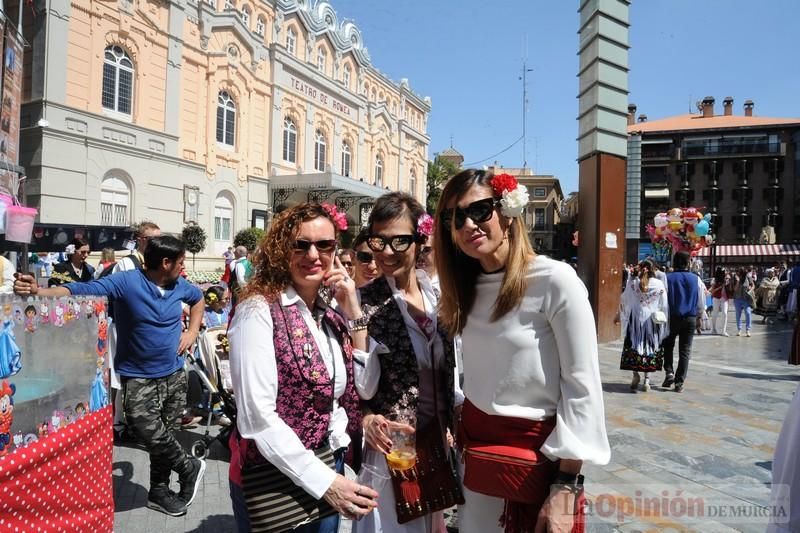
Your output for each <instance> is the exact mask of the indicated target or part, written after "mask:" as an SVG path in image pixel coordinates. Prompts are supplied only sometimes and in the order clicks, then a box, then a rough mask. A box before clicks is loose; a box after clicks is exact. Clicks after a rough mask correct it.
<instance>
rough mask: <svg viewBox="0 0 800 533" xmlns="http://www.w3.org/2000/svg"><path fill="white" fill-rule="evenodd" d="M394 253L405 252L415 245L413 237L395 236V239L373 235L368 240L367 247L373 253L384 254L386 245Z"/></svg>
mask: <svg viewBox="0 0 800 533" xmlns="http://www.w3.org/2000/svg"><path fill="white" fill-rule="evenodd" d="M387 244H388V245H389V248H391V249H392V251H393V252H405V251H406V250H408V249H409V248H410V247H411V245H412V244H414V236H413V235H395V236H394V237H388V238H387V237H381V236H380V235H372V236H371V237H369V238H368V239H367V246H369V248H370V250H372V251H373V252H382V251H383V250H384V248H386V245H387Z"/></svg>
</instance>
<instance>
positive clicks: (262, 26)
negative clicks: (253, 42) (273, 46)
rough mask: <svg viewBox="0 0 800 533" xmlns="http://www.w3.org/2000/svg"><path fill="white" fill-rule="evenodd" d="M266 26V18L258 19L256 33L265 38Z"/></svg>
mask: <svg viewBox="0 0 800 533" xmlns="http://www.w3.org/2000/svg"><path fill="white" fill-rule="evenodd" d="M266 26H267V25H266V23H265V22H264V17H258V20H256V33H257V34H259V35H260V36H262V37H263V36H264V31H265V29H266Z"/></svg>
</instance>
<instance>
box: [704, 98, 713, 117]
mask: <svg viewBox="0 0 800 533" xmlns="http://www.w3.org/2000/svg"><path fill="white" fill-rule="evenodd" d="M713 116H714V97H713V96H706V97H705V98H703V118H708V117H713Z"/></svg>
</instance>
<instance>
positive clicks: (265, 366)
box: [228, 298, 336, 499]
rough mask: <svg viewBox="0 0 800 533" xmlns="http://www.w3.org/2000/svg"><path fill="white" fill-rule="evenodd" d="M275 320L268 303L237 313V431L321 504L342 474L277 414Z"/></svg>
mask: <svg viewBox="0 0 800 533" xmlns="http://www.w3.org/2000/svg"><path fill="white" fill-rule="evenodd" d="M272 329H273V326H272V316H271V314H270V311H269V306H268V304H267V302H266V300H264V299H263V298H249V299H247V300H245V301H244V302H242V303H240V304H239V306H238V307H237V309H236V314H235V315H234V318H233V321H232V322H231V327H230V329H229V330H228V341H229V342H230V349H231V352H230V363H231V381H232V383H233V390H234V396H235V398H236V409H237V411H238V414H237V416H236V426H237V428H238V429H239V433H240V434H241V435H242V437H244V438H246V439H252V440H253V441H254V442H255V443H256V446H257V447H258V451H259V452H261V455H263V456H264V458H265V459H266V460H267V461H269V462H270V463H272V464H273V465H275V467H277V468H278V470H280V471H281V472H283V473H284V474H285V475H286V476H288V477H289V479H291V480H292V481H293V482H294V483H295V484H296V485H298V486H300V487H302V488H303V489H304V490H305V491H306V492H308V493H309V494H310V495H312V496H313V497H314V498H317V499H320V498H322V496H323V494H325V492H326V491H327V490H328V488H329V487H330V486H331V484H332V483H333V481H334V479H335V478H336V472H334V471H333V470H331V469H330V468H329V467H328V466H327V465H326V464H325V463H324V462H322V461H321V460H320V459H318V458H317V457H316V456H315V455H314V452H313V451H311V450H308V449H306V447H305V446H304V445H303V443H302V442H301V441H300V439H299V438H298V437H297V434H296V433H295V432H294V431H293V430H292V429H291V428H290V427H289V426H288V425H286V423H285V422H284V421H283V420H282V419H281V418H280V417H279V416H278V413H277V412H276V411H275V408H276V398H277V394H278V368H277V363H276V361H275V347H274V344H273V341H272Z"/></svg>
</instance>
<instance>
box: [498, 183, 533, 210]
mask: <svg viewBox="0 0 800 533" xmlns="http://www.w3.org/2000/svg"><path fill="white" fill-rule="evenodd" d="M526 205H528V189H527V188H526V187H517V188H516V189H514V190H513V191H505V192H503V199H502V200H500V212H501V213H503V215H505V216H507V217H518V216H520V215H521V214H522V212H523V211H524V210H525V206H526Z"/></svg>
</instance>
